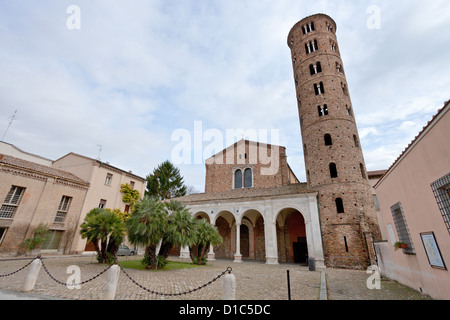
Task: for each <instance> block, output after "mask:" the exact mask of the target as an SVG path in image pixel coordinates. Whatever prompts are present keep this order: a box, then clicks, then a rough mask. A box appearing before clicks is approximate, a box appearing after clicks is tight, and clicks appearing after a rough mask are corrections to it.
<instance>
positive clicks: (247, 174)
mask: <svg viewBox="0 0 450 320" xmlns="http://www.w3.org/2000/svg"><path fill="white" fill-rule="evenodd" d="M252 186H253V173H252V169H250V168H247V169H245V171H244V188H251V187H252Z"/></svg>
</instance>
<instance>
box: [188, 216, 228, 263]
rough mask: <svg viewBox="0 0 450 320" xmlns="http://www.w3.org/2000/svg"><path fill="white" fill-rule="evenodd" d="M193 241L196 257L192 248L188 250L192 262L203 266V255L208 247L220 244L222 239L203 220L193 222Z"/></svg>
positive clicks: (211, 226) (214, 228) (204, 261)
mask: <svg viewBox="0 0 450 320" xmlns="http://www.w3.org/2000/svg"><path fill="white" fill-rule="evenodd" d="M195 221H196V228H195V239H194V241H193V244H194V246H197V256H196V257H195V256H194V253H193V250H192V249H193V248H192V246H191V247H190V248H189V250H190V254H191V259H192V262H193V263H195V264H205V263H206V259H205V254H206V250H208V249H209V246H210V245H212V246H217V245H219V244H221V243H222V237H221V236H220V234H219V231H218V230H217V228H216V227H215V226H213V225H211V224H210V223H209V222H208V221H206V220H204V219H200V220H195Z"/></svg>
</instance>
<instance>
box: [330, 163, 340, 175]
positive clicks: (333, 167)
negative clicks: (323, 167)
mask: <svg viewBox="0 0 450 320" xmlns="http://www.w3.org/2000/svg"><path fill="white" fill-rule="evenodd" d="M330 177H331V178H337V177H338V173H337V168H336V163H333V162H332V163H330Z"/></svg>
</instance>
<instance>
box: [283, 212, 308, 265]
mask: <svg viewBox="0 0 450 320" xmlns="http://www.w3.org/2000/svg"><path fill="white" fill-rule="evenodd" d="M276 232H277V247H278V260H279V261H280V262H295V263H306V262H307V259H308V241H307V238H308V237H307V234H306V232H307V228H306V222H305V218H304V216H303V215H302V213H301V212H300V211H299V210H297V209H295V208H284V209H282V210H280V211H279V212H278V214H277V218H276Z"/></svg>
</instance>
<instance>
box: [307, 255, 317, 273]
mask: <svg viewBox="0 0 450 320" xmlns="http://www.w3.org/2000/svg"><path fill="white" fill-rule="evenodd" d="M308 268H309V271H316V260H314V258H311V257H309V258H308Z"/></svg>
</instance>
